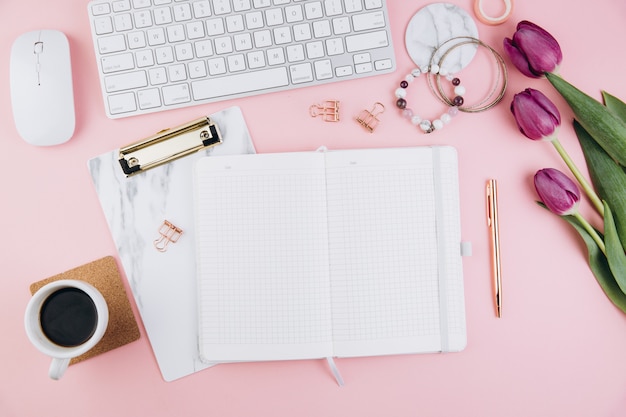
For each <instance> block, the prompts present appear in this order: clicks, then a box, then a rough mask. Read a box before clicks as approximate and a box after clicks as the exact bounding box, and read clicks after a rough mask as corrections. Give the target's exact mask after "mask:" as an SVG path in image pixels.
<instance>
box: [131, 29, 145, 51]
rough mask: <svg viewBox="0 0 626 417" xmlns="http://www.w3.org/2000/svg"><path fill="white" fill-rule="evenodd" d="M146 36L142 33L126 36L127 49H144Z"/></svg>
mask: <svg viewBox="0 0 626 417" xmlns="http://www.w3.org/2000/svg"><path fill="white" fill-rule="evenodd" d="M145 46H146V36H145V35H144V33H143V32H133V33H129V34H128V47H129V48H130V49H139V48H145Z"/></svg>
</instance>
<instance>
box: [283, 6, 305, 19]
mask: <svg viewBox="0 0 626 417" xmlns="http://www.w3.org/2000/svg"><path fill="white" fill-rule="evenodd" d="M285 19H286V20H287V23H295V22H301V21H303V20H304V12H303V11H302V6H301V5H299V4H296V5H295V6H287V7H285Z"/></svg>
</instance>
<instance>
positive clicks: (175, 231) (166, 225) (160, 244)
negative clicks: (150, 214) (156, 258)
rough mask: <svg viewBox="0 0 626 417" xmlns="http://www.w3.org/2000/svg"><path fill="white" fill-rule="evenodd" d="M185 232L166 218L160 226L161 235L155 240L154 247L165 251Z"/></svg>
mask: <svg viewBox="0 0 626 417" xmlns="http://www.w3.org/2000/svg"><path fill="white" fill-rule="evenodd" d="M182 234H183V229H181V228H178V227H176V226H174V225H173V224H172V223H171V222H169V221H167V220H164V221H163V224H162V225H161V227H159V235H160V237H159V238H158V239H156V240H155V241H154V247H155V248H156V249H157V250H158V251H159V252H165V251H166V250H167V245H169V243H170V242H172V243H176V242H177V241H178V239H179V238H180V236H181V235H182Z"/></svg>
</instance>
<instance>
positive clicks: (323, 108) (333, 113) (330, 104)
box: [309, 100, 339, 122]
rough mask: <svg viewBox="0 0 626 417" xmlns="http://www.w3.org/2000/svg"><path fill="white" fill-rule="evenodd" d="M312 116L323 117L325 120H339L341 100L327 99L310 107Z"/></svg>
mask: <svg viewBox="0 0 626 417" xmlns="http://www.w3.org/2000/svg"><path fill="white" fill-rule="evenodd" d="M309 114H310V115H311V117H321V118H322V120H323V121H325V122H338V121H339V100H326V101H324V102H322V103H320V104H312V105H311V107H309Z"/></svg>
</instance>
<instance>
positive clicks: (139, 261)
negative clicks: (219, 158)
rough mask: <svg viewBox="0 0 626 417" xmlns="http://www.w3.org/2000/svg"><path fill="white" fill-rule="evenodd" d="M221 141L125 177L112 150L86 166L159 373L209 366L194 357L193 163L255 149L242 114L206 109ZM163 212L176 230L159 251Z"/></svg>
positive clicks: (176, 374) (169, 375)
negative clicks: (176, 236)
mask: <svg viewBox="0 0 626 417" xmlns="http://www.w3.org/2000/svg"><path fill="white" fill-rule="evenodd" d="M210 117H211V119H213V120H214V121H215V123H216V124H217V125H218V128H219V129H220V131H221V134H222V138H223V143H222V144H219V145H217V146H215V147H213V148H210V149H207V150H203V151H200V152H198V153H196V154H194V155H191V156H187V157H184V158H181V159H178V160H176V161H174V162H171V163H169V164H165V165H162V166H159V167H156V168H153V169H150V170H148V171H146V172H143V173H141V174H137V175H135V176H133V177H130V178H126V177H125V175H124V174H123V172H122V170H121V168H120V165H119V163H118V152H119V150H117V149H116V150H114V151H112V152H109V153H106V154H103V155H101V156H98V157H96V158H93V159H91V160H90V161H89V171H90V173H91V177H92V180H93V183H94V186H95V188H96V191H97V194H98V197H99V199H100V204H101V205H102V209H103V212H104V215H105V217H106V220H107V223H108V225H109V229H110V231H111V234H112V236H113V240H114V241H115V245H116V247H117V249H118V255H119V258H120V260H121V263H122V265H123V268H124V271H125V273H126V277H127V279H128V281H129V284H130V287H131V290H132V293H133V296H134V298H135V302H136V304H137V307H138V309H139V313H140V315H141V318H142V321H143V323H144V326H145V329H146V333H147V334H148V339H149V340H150V344H151V346H152V350H153V351H154V354H155V357H156V360H157V362H158V365H159V369H160V370H161V374H162V375H163V378H164V379H165V380H166V381H172V380H175V379H178V378H180V377H183V376H185V375H189V374H191V373H193V372H197V371H199V370H202V369H205V368H207V367H209V366H210V364H206V363H203V362H201V361H200V359H199V356H198V348H197V339H198V329H197V307H196V293H197V292H196V264H195V234H194V213H193V187H192V185H193V182H192V181H193V178H192V168H193V165H194V163H195V161H196V160H197V159H198V158H201V157H203V156H207V155H232V154H242V153H255V149H254V145H253V143H252V140H251V138H250V134H249V132H248V128H247V126H246V123H245V120H244V118H243V114H242V113H241V110H240V109H239V107H230V108H228V109H225V110H223V111H221V112H218V113H215V114H212V115H210ZM164 220H168V221H170V222H172V223H173V224H174V225H176V226H177V227H179V228H181V229H182V230H183V234H182V236H181V237H180V239H179V240H178V242H176V243H170V244H169V245H168V250H167V251H166V252H159V251H157V250H156V249H155V247H154V245H153V242H154V240H156V239H157V238H158V237H159V234H158V230H159V227H160V226H161V224H162V223H163V221H164Z"/></svg>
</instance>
